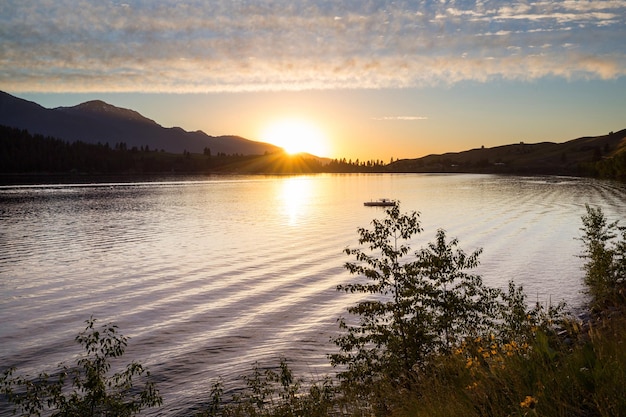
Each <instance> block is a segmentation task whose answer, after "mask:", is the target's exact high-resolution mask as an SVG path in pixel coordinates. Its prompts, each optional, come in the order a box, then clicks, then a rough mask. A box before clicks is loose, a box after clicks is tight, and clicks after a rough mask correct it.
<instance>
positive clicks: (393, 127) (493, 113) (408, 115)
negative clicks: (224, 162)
mask: <svg viewBox="0 0 626 417" xmlns="http://www.w3.org/2000/svg"><path fill="white" fill-rule="evenodd" d="M0 90H2V91H6V92H8V93H10V94H13V95H15V96H17V97H20V98H24V99H27V100H31V101H35V102H37V103H39V104H41V105H43V106H44V107H48V108H54V107H58V106H72V105H76V104H79V103H81V102H84V101H88V100H93V99H101V100H104V101H106V102H108V103H110V104H113V105H116V106H119V107H124V108H131V109H133V110H136V111H138V112H140V113H141V114H143V115H144V116H146V117H148V118H150V119H153V120H155V121H156V122H157V123H159V124H161V125H163V126H165V127H172V126H180V127H182V128H184V129H185V130H203V131H204V132H206V133H207V134H210V135H214V136H218V135H230V134H234V135H239V136H243V137H245V138H247V139H251V140H263V141H269V142H274V143H276V144H278V145H280V146H285V147H288V146H289V147H291V148H292V149H293V150H305V151H310V152H313V153H315V154H317V155H319V156H328V157H333V158H341V157H345V158H350V159H361V160H370V159H381V160H383V161H387V160H388V159H390V158H394V159H399V158H415V157H420V156H424V155H427V154H431V153H445V152H456V151H462V150H466V149H471V148H476V147H480V146H486V147H491V146H498V145H504V144H508V143H517V142H520V141H524V142H526V143H535V142H542V141H553V142H563V141H566V140H569V139H574V138H577V137H581V136H595V135H602V134H606V133H608V132H609V131H616V130H621V129H624V128H626V0H606V1H602V0H600V1H585V0H581V1H575V0H565V1H534V2H533V1H519V2H514V1H513V2H512V1H498V0H477V1H465V0H456V1H455V0H452V1H448V0H437V1H430V0H427V1H382V0H362V1H357V0H341V1H339V0H302V1H299V0H258V1H248V0H212V1H200V0H196V1H180V0H171V1H166V0H137V1H132V0H125V1H115V0H97V1H88V0H39V1H33V0H3V1H2V2H0Z"/></svg>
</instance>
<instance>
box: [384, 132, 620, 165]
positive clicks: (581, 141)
mask: <svg viewBox="0 0 626 417" xmlns="http://www.w3.org/2000/svg"><path fill="white" fill-rule="evenodd" d="M624 155H626V129H624V130H620V131H618V132H610V133H609V134H607V135H602V136H587V137H581V138H578V139H572V140H569V141H567V142H563V143H554V142H542V143H533V144H528V143H524V142H520V143H516V144H511V145H504V146H496V147H493V148H477V149H471V150H467V151H463V152H451V153H445V154H440V155H428V156H424V157H421V158H416V159H402V160H398V161H396V162H394V163H392V164H390V165H388V166H387V170H388V171H390V172H469V173H506V174H549V175H587V174H588V172H585V170H590V169H594V168H593V167H594V166H595V165H596V164H597V163H599V162H602V161H608V160H610V159H616V158H614V157H617V156H619V158H620V159H621V158H624Z"/></svg>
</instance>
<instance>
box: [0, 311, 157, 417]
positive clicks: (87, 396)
mask: <svg viewBox="0 0 626 417" xmlns="http://www.w3.org/2000/svg"><path fill="white" fill-rule="evenodd" d="M86 323H87V326H86V328H85V330H84V331H83V332H81V333H80V334H79V335H78V336H76V342H78V343H79V344H80V345H81V346H82V347H83V348H84V349H85V355H84V356H82V357H81V358H80V359H78V361H77V362H76V366H75V367H68V366H66V365H62V366H61V368H60V369H58V370H57V371H56V372H55V373H54V374H53V375H49V374H47V373H40V374H39V375H38V376H37V377H34V378H32V377H29V376H14V373H15V369H14V368H11V369H8V370H6V371H5V372H4V374H3V375H2V377H0V392H1V393H2V394H4V395H5V396H6V398H7V399H8V401H9V402H11V403H13V404H14V406H15V411H17V410H20V412H21V413H22V415H28V416H32V415H35V416H39V415H41V413H42V412H45V413H48V412H49V411H50V410H51V411H52V414H51V415H52V416H66V417H73V416H76V417H85V416H132V415H134V414H137V413H139V412H140V411H141V410H142V409H144V408H147V407H156V406H160V405H161V404H162V401H163V400H162V398H161V396H160V395H159V392H158V390H157V389H156V386H155V384H154V383H153V382H152V381H150V380H149V377H150V372H148V371H147V370H146V369H145V368H144V367H143V366H142V365H141V364H139V363H136V362H132V363H130V364H129V365H127V366H126V368H125V369H124V370H122V371H120V372H117V373H114V374H113V375H109V371H110V369H111V364H110V360H111V359H113V358H118V357H120V356H122V355H123V354H124V350H125V348H126V345H127V341H128V338H126V337H124V336H123V335H121V334H119V333H118V330H117V326H115V325H112V324H105V325H103V326H101V327H100V329H97V328H96V327H95V323H96V320H95V319H94V318H93V317H92V318H90V319H89V320H87V321H86ZM137 378H145V379H146V382H145V384H144V386H143V388H142V389H138V388H136V387H135V386H134V383H135V379H137Z"/></svg>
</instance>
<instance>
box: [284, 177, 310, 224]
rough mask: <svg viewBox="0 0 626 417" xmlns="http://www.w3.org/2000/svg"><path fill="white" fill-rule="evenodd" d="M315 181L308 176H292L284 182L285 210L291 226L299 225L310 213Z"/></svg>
mask: <svg viewBox="0 0 626 417" xmlns="http://www.w3.org/2000/svg"><path fill="white" fill-rule="evenodd" d="M313 186H314V181H312V180H311V179H310V178H308V177H291V178H287V179H285V181H283V184H282V192H281V198H282V203H283V208H282V209H283V211H284V213H285V217H286V218H287V219H288V224H289V225H290V226H297V225H298V223H299V222H300V220H301V219H302V218H303V217H304V216H307V215H308V210H309V208H310V203H309V199H310V198H311V195H312V194H313V193H312V188H313Z"/></svg>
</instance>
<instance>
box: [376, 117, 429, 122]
mask: <svg viewBox="0 0 626 417" xmlns="http://www.w3.org/2000/svg"><path fill="white" fill-rule="evenodd" d="M372 120H385V121H387V120H407V121H415V120H428V117H426V116H383V117H372Z"/></svg>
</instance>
